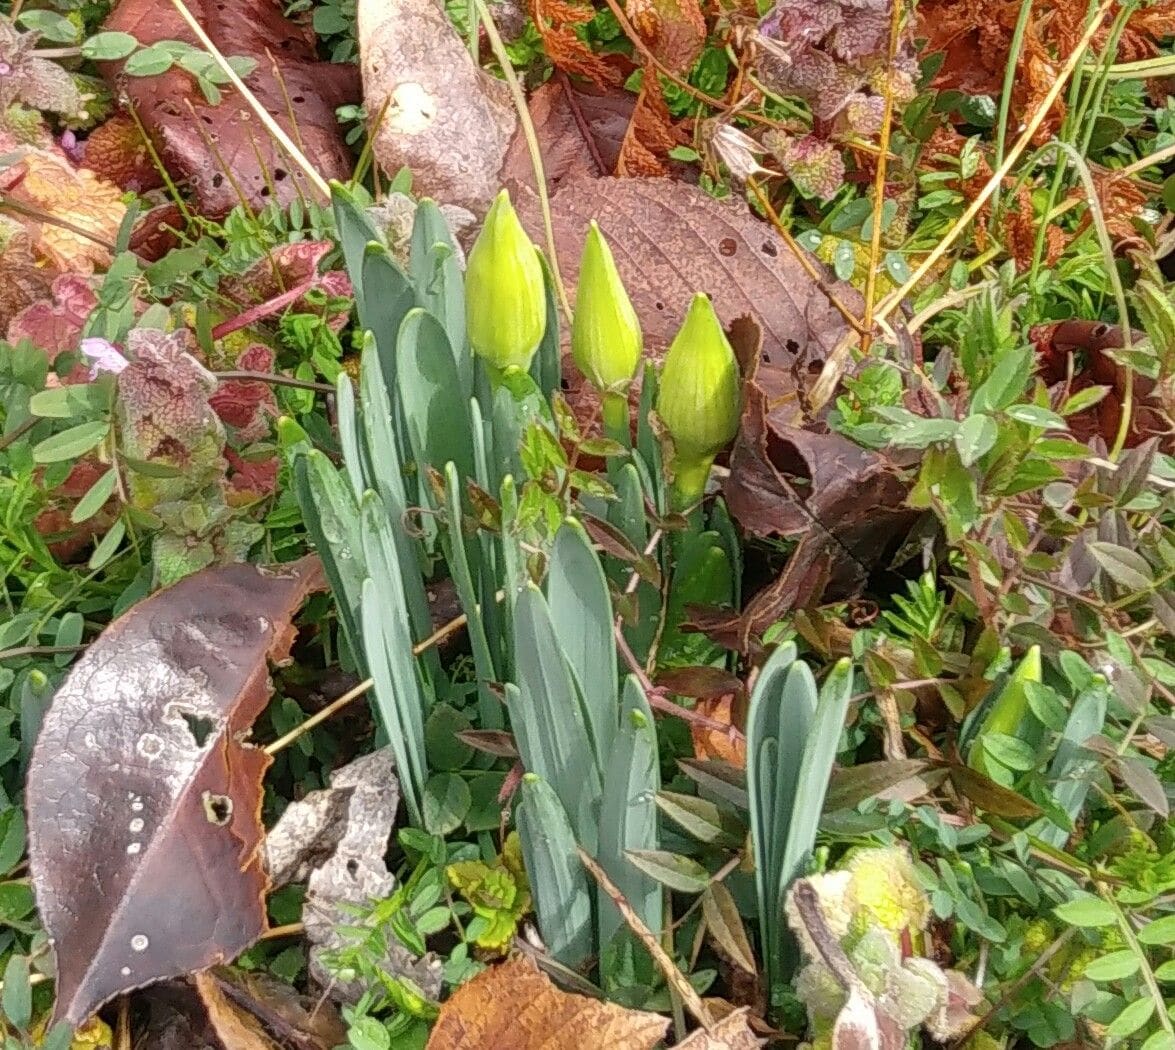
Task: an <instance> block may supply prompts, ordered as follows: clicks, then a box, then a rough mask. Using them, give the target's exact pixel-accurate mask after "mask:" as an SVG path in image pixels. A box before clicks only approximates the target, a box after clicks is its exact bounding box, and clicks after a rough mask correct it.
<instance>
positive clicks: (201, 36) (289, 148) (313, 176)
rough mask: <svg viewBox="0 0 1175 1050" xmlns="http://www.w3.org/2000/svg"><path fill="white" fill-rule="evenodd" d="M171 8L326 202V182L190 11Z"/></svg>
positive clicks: (180, 2)
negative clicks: (238, 74) (177, 13)
mask: <svg viewBox="0 0 1175 1050" xmlns="http://www.w3.org/2000/svg"><path fill="white" fill-rule="evenodd" d="M171 2H172V5H173V6H174V7H175V9H176V11H178V12H179V15H180V18H182V19H183V20H184V22H185V24H186V25H187V27H188V28H189V29H190V30H191V31H192V32H193V33H195V34H196V39H198V40H199V41H200V44H201V46H202V47H203V48H204V49H205V50H206V51H207V52H208V53H209V54H210V55H211V56H212V58H213V60H214V61H215V62H216V64H217V65H218V66H219V67H220V70H221V72H222V73H223V74H224V75H225V78H226V79H227V80H228V81H229V83H230V84H232V86H233V87H235V88H236V89H237V91H239V92H240V93H241V98H243V99H244V100H245V102H246V103H248V105H249V108H250V109H251V110H253V112H254V113H255V114H257V119H258V120H260V121H261V124H262V125H263V126H264V128H265V130H266V131H268V132H269V133H270V134H271V135H272V136H273V137H274V139H275V140H276V141H277V142H278V144H279V145H280V146H281V147H282V149H284V150H285V151H286V153H287V154H289V156H290V159H291V160H293V162H294V163H295V164H297V165H298V167H299V168H301V169H302V172H303V174H305V176H306V178H308V179H309V180H310V182H311V184H312V185H313V186H314V188H315V189H316V190H318V192H319V193H321V194H322V197H323V199H324V200H330V187H329V186H328V185H327V184H326V180H325V179H324V178H323V177H322V176H321V175H320V174H319V173H318V172H317V171H316V170H315V168H314V165H313V164H311V163H310V161H309V160H308V159H307V158H306V155H305V154H304V153H303V152H302V151H301V150H300V149H298V147H297V146H296V145H295V144H294V142H293V140H292V139H291V138H290V136H289V135H287V134H286V132H285V129H284V128H282V126H281V125H280V124H279V123H278V122H277V121H276V120H274V119H273V116H272V114H271V113H270V112H269V110H267V109H266V108H265V107H264V106H263V105H262V104H261V102H260V101H259V100H258V98H257V96H256V95H254V94H253V92H252V91H250V90H249V88H248V87H246V86H245V82H244V81H243V80H242V79H241V78H240V77H239V76H237V73H236V70H235V69H233V67H232V66H231V65H229V62H228V59H226V58H225V57H224V55H222V54H221V52H220V49H219V48H218V47H217V46H216V44H214V43H213V42H212V38H211V37H210V36H209V35H208V34H207V33H205V32H204V29H203V27H202V26H201V25H200V23H199V22H197V21H196V19H195V17H194V16H193V15H192V12H191V11H189V10H188V7H187V5H186V4H185V3H184V0H171Z"/></svg>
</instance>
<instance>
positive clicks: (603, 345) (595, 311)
mask: <svg viewBox="0 0 1175 1050" xmlns="http://www.w3.org/2000/svg"><path fill="white" fill-rule="evenodd" d="M465 287H466V300H465V301H466V317H467V322H466V327H467V331H468V335H469V342H470V345H471V346H472V347H473V350H474V352H475V353H477V354H478V355H479V356H480V357H481V358H482V360H483V361H485V362H486V363H487V364H489V365H490V366H491V367H492V368H493V369H496V370H498V371H499V372H505V371H507V370H509V369H512V368H518V369H522V370H525V369H527V368H528V367H529V366H530V362H531V358H532V357H533V356H534V353H535V350H536V349H537V348H538V345H539V343H540V342H541V341H542V338H543V334H544V332H545V329H546V298H545V285H544V276H543V267H542V262H541V261H540V258H539V254H538V249H537V248H536V247H535V245H534V244H533V243H532V242H531V240H530V238H529V237H528V236H527V234H526V231H525V230H524V229H523V227H522V223H521V222H519V220H518V216H517V214H516V213H515V211H514V208H513V206H512V205H511V203H510V197H509V195H508V194H507V192H506V191H505V190H503V191H502V192H501V193H500V194H499V195H498V197H497V199H496V200H495V201H494V204H493V207H491V208H490V211H489V214H488V215H487V216H486V220H485V224H484V225H483V227H482V230H481V233H480V235H479V236H478V238H477V242H476V243H475V244H474V246H473V249H472V251H471V252H470V254H469V261H468V265H467V268H466V274H465ZM643 345H644V344H643V339H642V335H641V326H640V320H639V319H638V318H637V315H636V310H634V309H633V305H632V302H631V300H630V299H629V297H628V293H627V292H626V291H625V289H624V284H623V282H622V281H621V279H620V273H619V272H618V270H617V269H616V262H615V260H614V259H613V258H612V251H611V249H610V248H609V247H608V242H607V241H606V240H605V239H604V235H603V234H602V233H601V232H600V229H599V227H598V226H597V225H596V223H595V222H592V224H591V226H590V227H589V229H588V234H587V239H586V241H585V243H584V248H583V255H582V257H581V260H580V269H579V285H578V290H577V298H576V307H575V313H574V318H573V321H572V326H571V353H572V357H573V358H574V360H575V363H576V365H577V366H578V367H579V369H580V371H581V372H582V373H583V374H584V376H585V377H586V378H587V379H588V381H589V382H591V384H592V385H593V386H594V387H595V388H596V389H597V390H598V391H599V392H600V396H601V399H602V403H603V419H604V428H605V431H606V433H607V434H608V435H609V436H610V437H612V438H614V439H616V440H619V441H621V442H622V443H625V444H627V443H628V441H627V439H628V432H629V420H628V388H629V385H630V384H631V382H632V380H633V377H634V375H635V374H636V371H637V366H638V365H639V363H640V360H641V352H642V349H643ZM656 410H657V414H658V415H659V416H660V418H661V421H662V422H663V424H664V426H665V430H666V431H667V432H668V434H669V436H670V437H671V438H672V439H673V446H674V451H673V459H672V464H671V466H672V470H673V475H674V480H673V486H672V500H673V504H674V507H675V508H676V509H684V508H686V507H689V506H692V505H693V504H695V503H697V502H698V500H699V499H701V497H702V495H703V492H704V490H705V485H706V481H707V479H708V477H709V475H710V468H711V466H712V465H713V463H714V457H715V456H716V455H717V454H718V452H719V451H721V450H722V448H723V447H724V446H726V445H727V444H728V443H729V442H730V441H731V439H732V438H733V437H734V435H735V432H736V431H737V430H738V419H739V370H738V362H737V361H736V359H735V356H734V350H733V349H732V347H731V345H730V342H729V340H728V339H727V338H726V334H725V333H724V332H723V330H722V325H721V324H720V323H719V321H718V317H717V315H716V314H715V313H714V307H713V304H712V303H711V302H710V299H709V297H708V296H706V295H703V294H700V293H699V294H698V295H695V296H694V298H693V301H692V302H691V303H690V307H689V310H688V312H687V313H686V317H685V322H684V323H683V324H682V326H681V330H680V331H679V332H678V333H677V336H676V337H675V338H674V340H673V342H672V343H671V344H670V347H669V350H668V351H667V353H666V355H665V360H664V364H663V365H662V368H661V376H660V384H659V387H658V395H657V401H656Z"/></svg>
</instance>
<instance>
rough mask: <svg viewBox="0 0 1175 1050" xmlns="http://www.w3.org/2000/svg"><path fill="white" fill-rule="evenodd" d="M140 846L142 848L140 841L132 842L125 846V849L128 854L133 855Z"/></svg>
mask: <svg viewBox="0 0 1175 1050" xmlns="http://www.w3.org/2000/svg"><path fill="white" fill-rule="evenodd" d="M142 848H143V844H142V843H141V842H132V843H130V844H129V845H128V846H127V848H126V851H127V853H128V854H129V855H130V856H132V857H133V856H134V855H135V854H136V853H138V852H139V850H141V849H142Z"/></svg>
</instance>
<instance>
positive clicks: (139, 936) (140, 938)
mask: <svg viewBox="0 0 1175 1050" xmlns="http://www.w3.org/2000/svg"><path fill="white" fill-rule="evenodd" d="M150 943H151V942H150V941H149V940H147V935H146V934H145V933H136V934H135V935H134V936H133V937H132V938H131V948H133V949H134V950H135V951H137V952H145V951H146V950H147V945H149V944H150Z"/></svg>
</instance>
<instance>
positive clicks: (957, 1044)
mask: <svg viewBox="0 0 1175 1050" xmlns="http://www.w3.org/2000/svg"><path fill="white" fill-rule="evenodd" d="M1076 933H1077V928H1076V927H1075V926H1070V927H1069V929H1067V930H1066V931H1065V932H1064V933H1062V934H1061V936H1060V937H1058V938H1057V939H1056V940H1055V941H1053V943H1052V944H1050V945H1049V946H1048V947H1047V948H1046V949H1045V950H1044V951H1043V952H1041V953H1040V955H1038V956H1037V957H1036V959H1035V961H1034V962H1033V963H1032V965H1031V966H1030V967H1028V969H1027V970H1025V971H1024V973H1022V974H1021V975H1020V976H1019V977H1018V978H1016V980H1015V981H1013V982H1012V983H1011V984H1010V985H1009V986H1008V987H1007V988H1005V989H1004V990H1003V994H1002V995H1001V996H1000V998H999V1000H998V1001H997V1002H996V1003H995V1004H994V1005H993V1006H992V1007H991V1009H989V1010H988V1011H987V1013H985V1014H984V1015H983V1016H982V1017H980V1018H979V1020H978V1021H976V1022H975V1023H974V1024H972V1025H969V1026H968V1028H967V1030H966V1031H965V1032H964V1033H963V1034H962V1035H961V1036H959V1037H958V1038H957V1039H956V1040H955V1041H954V1042H953V1043H952V1044H951V1048H950V1050H960V1048H961V1047H962V1046H963V1045H964V1044H965V1043H966V1042H967V1041H968V1040H969V1039H970V1038H971V1036H972V1035H974V1034H975V1033H976V1032H979V1031H982V1030H983V1028H984V1027H985V1026H986V1024H987V1022H988V1021H990V1020H991V1019H992V1018H993V1017H994V1016H995V1015H996V1014H997V1013H999V1011H1000V1010H1002V1009H1003V1008H1004V1006H1005V1005H1007V1004H1008V1003H1009V1002H1010V1001H1011V999H1012V996H1013V995H1015V994H1016V993H1017V992H1018V991H1019V990H1020V989H1021V988H1023V987H1024V985H1026V984H1027V983H1028V982H1029V981H1031V980H1032V978H1033V977H1035V976H1036V975H1037V974H1038V973H1040V972H1042V971H1043V970H1044V968H1045V966H1047V965H1048V963H1049V960H1051V959H1052V958H1053V956H1055V955H1056V954H1057V953H1058V952H1059V951H1061V949H1062V948H1064V947H1065V945H1067V944H1068V943H1069V941H1071V940H1072V939H1073V936H1074V935H1075V934H1076Z"/></svg>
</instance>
